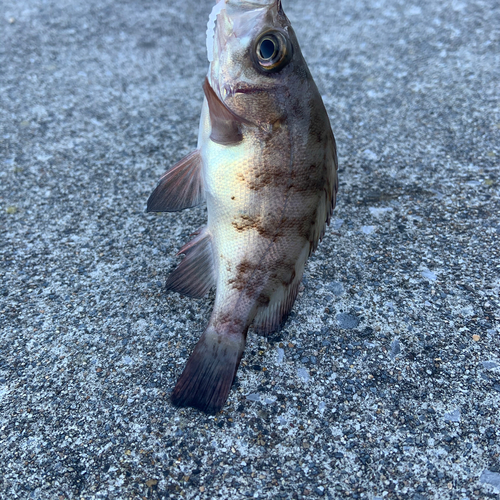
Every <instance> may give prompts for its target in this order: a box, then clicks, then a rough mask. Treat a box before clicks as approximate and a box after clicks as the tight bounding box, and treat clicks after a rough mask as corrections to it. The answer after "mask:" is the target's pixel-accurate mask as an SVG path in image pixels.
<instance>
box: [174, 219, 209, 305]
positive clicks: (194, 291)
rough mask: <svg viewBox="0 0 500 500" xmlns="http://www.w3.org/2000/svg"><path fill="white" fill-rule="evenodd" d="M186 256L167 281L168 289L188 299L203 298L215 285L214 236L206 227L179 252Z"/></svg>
mask: <svg viewBox="0 0 500 500" xmlns="http://www.w3.org/2000/svg"><path fill="white" fill-rule="evenodd" d="M181 253H183V254H185V255H186V256H185V257H184V259H182V261H181V263H180V264H179V265H178V266H177V268H176V269H174V271H173V272H172V273H171V274H170V276H169V277H168V279H167V283H166V289H167V290H172V291H174V292H179V293H181V294H183V295H187V296H188V297H195V298H201V297H203V296H204V295H205V294H206V293H207V292H208V291H209V290H210V288H212V286H214V285H215V268H214V257H213V249H212V235H211V234H210V233H209V231H208V229H207V228H206V227H204V228H203V229H201V230H200V231H199V232H198V235H197V236H196V237H195V238H193V239H192V240H191V241H189V242H188V243H186V244H185V245H184V246H183V247H182V248H181V249H180V250H179V251H178V252H177V255H179V254H181Z"/></svg>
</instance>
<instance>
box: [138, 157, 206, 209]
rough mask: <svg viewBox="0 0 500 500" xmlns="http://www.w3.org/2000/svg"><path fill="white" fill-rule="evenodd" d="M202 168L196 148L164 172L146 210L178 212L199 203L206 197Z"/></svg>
mask: <svg viewBox="0 0 500 500" xmlns="http://www.w3.org/2000/svg"><path fill="white" fill-rule="evenodd" d="M201 170H202V160H201V154H200V150H199V149H196V150H194V151H193V152H192V153H190V154H188V155H187V156H185V157H184V158H182V160H180V161H179V162H177V163H176V164H175V165H174V166H173V167H172V168H171V169H170V170H168V171H167V172H165V174H163V176H162V178H161V179H160V182H159V183H158V186H156V189H155V190H154V191H153V192H152V193H151V196H150V197H149V199H148V207H147V210H146V211H147V212H176V211H177V210H182V209H184V208H190V207H194V206H196V205H199V204H200V203H201V202H202V201H203V200H204V198H205V195H204V190H203V179H202V175H201Z"/></svg>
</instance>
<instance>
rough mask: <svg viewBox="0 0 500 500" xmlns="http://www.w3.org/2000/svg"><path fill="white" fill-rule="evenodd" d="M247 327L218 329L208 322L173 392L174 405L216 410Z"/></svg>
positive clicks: (222, 400) (226, 389)
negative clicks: (232, 330)
mask: <svg viewBox="0 0 500 500" xmlns="http://www.w3.org/2000/svg"><path fill="white" fill-rule="evenodd" d="M245 340H246V331H245V332H242V333H238V334H233V333H232V334H225V333H218V332H217V331H216V330H215V329H214V328H213V327H212V326H209V327H208V328H207V329H206V330H205V332H204V333H203V335H202V336H201V339H200V340H199V341H198V343H197V344H196V347H195V348H194V351H193V353H192V354H191V356H190V358H189V359H188V361H187V363H186V366H185V368H184V371H183V372H182V375H181V376H180V378H179V380H178V381H177V384H176V386H175V388H174V391H173V392H172V396H171V400H172V403H173V404H174V405H176V406H191V407H192V408H197V409H199V410H201V411H204V412H205V413H211V414H214V413H217V412H218V411H220V410H221V409H222V407H223V406H224V403H225V402H226V400H227V397H228V394H229V391H230V389H231V385H232V384H233V380H234V377H235V375H236V370H237V369H238V366H239V364H240V360H241V356H242V355H243V349H244V348H245Z"/></svg>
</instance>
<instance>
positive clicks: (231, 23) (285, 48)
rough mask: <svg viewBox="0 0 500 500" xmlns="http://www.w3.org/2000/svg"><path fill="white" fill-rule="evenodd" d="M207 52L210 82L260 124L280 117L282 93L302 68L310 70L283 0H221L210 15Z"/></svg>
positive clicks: (229, 105)
mask: <svg viewBox="0 0 500 500" xmlns="http://www.w3.org/2000/svg"><path fill="white" fill-rule="evenodd" d="M212 23H214V24H215V27H214V25H213V24H212ZM207 52H208V58H209V60H210V68H209V71H208V82H209V84H210V85H211V87H212V88H213V89H214V91H215V92H216V94H217V95H218V97H219V99H220V100H221V101H222V102H223V103H224V105H225V106H226V107H227V108H229V109H230V110H231V111H232V112H233V113H235V114H237V115H240V116H243V117H244V118H246V119H247V120H249V121H251V122H253V123H256V124H259V123H262V122H267V123H270V122H273V121H275V120H276V119H279V117H280V115H281V114H283V111H282V110H280V109H277V106H278V104H277V103H279V99H276V97H277V96H276V92H279V90H283V89H284V88H286V86H287V81H289V80H290V78H293V76H294V75H296V74H297V67H298V66H300V67H301V68H302V73H303V72H304V68H305V71H308V70H307V66H306V65H305V62H304V60H303V58H302V54H301V52H300V48H299V45H298V42H297V39H296V36H295V34H294V32H293V29H292V27H291V24H290V21H289V20H288V18H287V17H286V15H285V13H284V11H283V8H282V5H281V0H251V1H247V0H219V1H218V2H217V3H216V5H215V6H214V8H213V10H212V14H211V16H210V19H209V25H208V29H207ZM278 107H279V106H278Z"/></svg>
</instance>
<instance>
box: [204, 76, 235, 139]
mask: <svg viewBox="0 0 500 500" xmlns="http://www.w3.org/2000/svg"><path fill="white" fill-rule="evenodd" d="M203 91H204V92H205V96H206V98H207V103H208V109H209V111H210V124H211V125H212V132H211V134H210V139H211V140H212V141H214V142H216V143H217V144H222V145H224V146H229V145H231V144H237V143H238V142H240V141H241V140H242V139H243V134H242V133H241V124H242V123H243V122H244V120H242V119H241V118H240V117H238V116H237V115H236V114H234V113H233V112H232V111H230V110H229V109H228V107H227V106H225V105H224V103H223V102H222V101H221V100H220V99H219V97H218V95H217V94H216V93H215V92H214V89H213V88H212V87H211V85H210V83H209V82H208V79H207V78H205V81H204V82H203Z"/></svg>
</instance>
